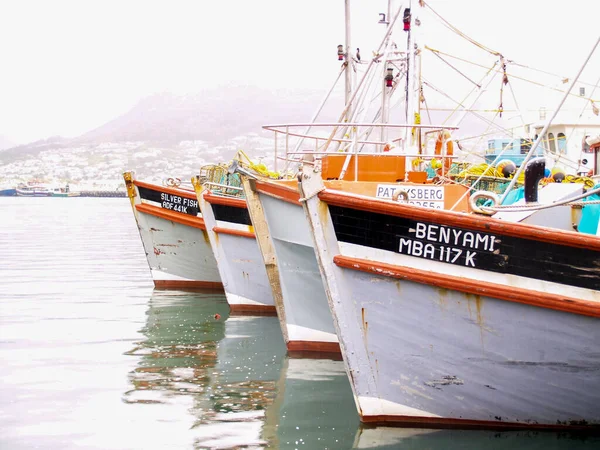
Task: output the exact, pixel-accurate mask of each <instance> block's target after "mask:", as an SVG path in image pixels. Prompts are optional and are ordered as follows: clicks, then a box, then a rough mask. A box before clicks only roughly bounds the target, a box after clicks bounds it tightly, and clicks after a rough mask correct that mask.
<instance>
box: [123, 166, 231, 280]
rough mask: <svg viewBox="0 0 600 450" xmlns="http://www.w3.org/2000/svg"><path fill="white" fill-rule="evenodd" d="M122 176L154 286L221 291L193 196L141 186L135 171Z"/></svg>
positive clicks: (168, 187) (174, 189)
mask: <svg viewBox="0 0 600 450" xmlns="http://www.w3.org/2000/svg"><path fill="white" fill-rule="evenodd" d="M123 177H124V179H125V184H126V187H127V196H128V197H129V200H130V202H131V207H132V210H133V215H134V217H135V221H136V224H137V227H138V230H139V232H140V237H141V239H142V244H143V246H144V250H145V252H146V258H147V260H148V265H149V266H150V271H151V274H152V279H153V281H154V285H155V286H156V287H157V288H164V289H178V288H185V289H222V283H221V278H220V277H219V271H218V269H217V261H216V260H215V257H214V255H213V252H212V248H211V246H210V242H209V240H208V235H207V231H206V225H205V223H204V219H203V218H202V214H201V213H200V209H199V207H198V201H197V199H196V194H195V192H194V191H193V190H192V189H184V188H182V187H181V186H179V185H178V183H173V182H171V183H169V184H170V185H158V184H153V183H147V182H144V181H140V180H137V179H136V178H135V173H134V172H131V171H130V172H125V173H124V174H123Z"/></svg>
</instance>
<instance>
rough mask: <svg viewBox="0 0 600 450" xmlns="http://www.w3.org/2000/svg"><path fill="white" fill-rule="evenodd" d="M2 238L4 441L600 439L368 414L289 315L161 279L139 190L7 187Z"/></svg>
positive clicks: (396, 443)
mask: <svg viewBox="0 0 600 450" xmlns="http://www.w3.org/2000/svg"><path fill="white" fill-rule="evenodd" d="M0 250H1V252H2V253H1V255H2V257H1V258H0V360H1V361H2V365H1V366H0V376H1V377H0V379H1V383H0V448H1V449H5V448H6V449H30V448H42V449H69V448H77V449H167V448H168V449H193V448H198V449H200V448H263V447H270V448H303V449H313V448H314V449H325V448H328V449H338V448H339V449H345V448H403V449H446V448H463V449H479V448H486V449H496V448H497V449H514V448H523V449H525V448H527V449H532V448H534V449H537V448H539V449H549V448H561V449H572V448H585V449H588V448H589V449H591V448H600V440H599V439H597V438H584V437H577V436H570V435H565V434H556V433H531V432H515V433H493V432H461V431H431V430H414V429H397V428H382V427H380V428H362V427H361V426H360V424H359V421H358V417H357V414H356V409H355V406H354V402H353V399H352V395H351V390H350V386H349V384H348V380H347V378H346V375H345V372H344V368H343V363H342V362H341V361H332V360H328V359H296V358H288V357H286V355H285V346H284V343H283V340H282V338H281V332H280V330H279V324H278V322H277V319H276V318H274V317H249V316H229V309H228V307H227V303H226V301H225V297H224V295H223V294H220V293H185V292H180V291H156V290H153V288H152V281H151V278H150V275H149V270H148V266H147V263H146V259H145V256H144V251H143V249H142V245H141V242H140V238H139V235H138V233H137V229H136V227H135V222H134V220H133V215H132V213H131V210H130V206H129V203H128V201H127V200H126V199H88V198H0ZM216 314H218V316H216V317H217V318H216V317H215V315H216Z"/></svg>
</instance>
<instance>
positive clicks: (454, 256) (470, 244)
mask: <svg viewBox="0 0 600 450" xmlns="http://www.w3.org/2000/svg"><path fill="white" fill-rule="evenodd" d="M409 233H413V234H414V237H415V238H414V239H410V238H404V237H402V238H400V244H399V248H398V251H399V252H400V253H402V254H404V255H410V256H417V257H419V258H426V259H434V260H437V261H442V262H446V263H450V264H463V265H465V266H467V267H476V266H477V260H476V256H477V254H478V253H477V252H482V251H483V252H490V253H493V252H494V251H495V249H494V245H495V244H496V241H497V239H496V236H494V235H491V234H485V233H479V232H473V231H464V230H457V229H455V228H450V227H446V226H444V225H434V224H426V223H421V222H417V224H416V227H415V228H411V229H409ZM442 244H443V245H442Z"/></svg>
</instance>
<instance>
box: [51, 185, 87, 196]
mask: <svg viewBox="0 0 600 450" xmlns="http://www.w3.org/2000/svg"><path fill="white" fill-rule="evenodd" d="M80 195H81V194H80V193H79V192H72V191H71V189H70V188H69V185H68V184H67V185H66V186H65V187H64V188H61V187H55V188H52V189H51V190H50V196H51V197H79V196H80Z"/></svg>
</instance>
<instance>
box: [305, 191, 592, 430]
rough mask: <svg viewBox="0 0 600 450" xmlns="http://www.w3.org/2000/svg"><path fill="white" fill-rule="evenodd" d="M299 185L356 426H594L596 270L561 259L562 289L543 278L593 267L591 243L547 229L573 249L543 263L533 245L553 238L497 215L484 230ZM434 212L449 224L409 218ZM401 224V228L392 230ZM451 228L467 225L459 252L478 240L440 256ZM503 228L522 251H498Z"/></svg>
mask: <svg viewBox="0 0 600 450" xmlns="http://www.w3.org/2000/svg"><path fill="white" fill-rule="evenodd" d="M303 189H304V191H303V196H304V197H305V198H307V200H306V202H305V203H304V205H305V209H306V212H307V214H308V217H309V222H310V226H311V231H312V236H313V242H314V245H315V250H316V252H317V255H318V261H319V264H320V268H321V271H322V273H323V274H324V282H325V288H326V292H327V294H328V296H329V303H330V305H331V306H332V313H333V316H334V320H335V322H336V328H337V330H338V333H339V336H338V337H339V338H340V346H341V348H342V353H343V356H344V360H345V363H346V369H347V371H348V374H349V379H350V382H351V385H352V387H353V392H354V395H355V399H356V403H357V406H358V410H359V414H360V416H361V420H362V421H364V422H373V423H378V424H382V423H387V424H395V425H402V426H424V427H459V428H510V429H513V428H590V427H595V428H597V427H598V426H599V425H600V406H599V405H600V394H599V392H600V377H599V376H598V374H600V353H598V352H597V351H596V348H595V347H596V346H595V344H594V342H599V341H600V327H599V325H600V322H599V318H600V294H599V292H598V290H597V287H596V284H595V283H597V281H594V280H595V279H596V280H597V278H589V277H590V274H589V269H588V272H587V274H586V271H585V269H584V268H582V266H581V267H579V266H577V264H571V266H569V267H570V269H568V268H566V267H565V266H561V270H564V271H565V273H564V276H565V280H568V283H570V284H568V285H565V284H563V283H557V282H554V281H548V280H545V279H544V278H552V277H551V276H549V275H548V273H550V272H551V271H553V270H558V269H556V267H558V266H557V264H559V265H560V264H563V262H564V261H565V259H564V258H567V257H568V258H571V260H577V255H581V256H582V257H583V256H587V257H591V258H592V262H591V264H592V265H593V261H594V259H593V258H594V256H595V257H596V259H595V261H597V260H598V258H597V254H595V253H593V252H595V251H596V250H597V248H600V246H599V245H598V242H594V243H591V244H590V245H591V247H592V250H589V249H583V248H578V245H581V246H584V245H585V240H584V239H583V240H582V239H580V238H579V237H577V236H575V237H572V236H573V235H574V234H575V233H571V234H567V233H565V232H557V233H559V234H560V233H563V234H564V236H565V237H564V241H565V242H566V241H567V240H569V241H570V242H569V243H568V244H569V245H571V246H572V247H568V248H567V245H564V247H565V248H564V249H563V248H559V247H556V249H557V250H556V252H557V253H556V254H555V255H558V253H560V252H564V254H561V258H555V259H554V260H553V259H552V258H550V257H549V256H548V258H550V259H548V261H546V263H545V264H544V263H542V261H541V260H540V261H536V258H538V257H539V255H541V254H543V251H544V249H545V247H544V245H555V244H551V243H550V242H548V241H550V240H551V238H550V237H549V236H550V235H552V233H553V232H552V231H551V230H549V229H540V228H541V227H533V226H529V225H523V226H521V227H519V226H516V225H515V224H503V223H501V221H498V220H496V224H495V225H490V224H489V223H488V221H487V220H479V219H477V218H475V219H473V218H471V217H469V216H465V215H460V214H453V213H449V212H443V211H440V212H434V211H425V210H424V208H417V207H409V206H406V205H397V204H392V203H391V202H385V203H383V202H381V201H379V202H378V201H375V200H371V199H365V198H360V197H357V196H353V195H352V194H344V193H339V192H333V191H327V190H325V191H323V190H322V186H319V184H318V183H316V182H313V183H312V184H311V182H310V181H309V182H308V183H307V184H306V185H305V183H304V181H303ZM436 217H438V218H440V217H441V218H445V219H444V220H446V219H447V220H448V221H447V222H443V221H441V222H436V224H435V225H432V224H431V222H430V224H429V225H428V226H429V228H423V227H424V226H425V225H423V226H421V225H419V223H421V222H420V219H421V218H423V220H424V221H425V219H430V220H432V221H433V220H435V218H436ZM403 220H404V221H408V222H407V223H408V225H407V226H406V227H405V228H404V227H400V226H399V224H402V223H404V222H402V221H403ZM415 220H416V221H417V222H416V223H415ZM452 221H454V223H453V222H452ZM499 222H500V223H499ZM423 223H425V222H423ZM450 223H452V224H453V226H455V228H454V230H456V232H457V233H458V231H459V228H458V227H456V225H457V224H459V225H460V226H462V227H464V228H463V232H465V233H466V231H465V230H468V229H469V227H471V228H470V229H471V230H472V231H469V233H471V234H470V235H469V240H468V241H467V243H468V244H467V247H469V245H470V246H471V247H469V248H471V249H473V246H475V247H477V246H479V247H477V251H476V252H475V251H472V252H471V253H468V252H467V250H465V248H466V247H465V248H462V251H463V253H462V256H463V258H462V259H459V258H458V256H457V260H456V264H453V263H452V260H453V259H454V256H456V255H459V254H460V252H458V250H459V249H456V251H455V250H452V252H451V253H449V254H448V252H447V251H440V248H441V247H440V242H441V239H442V237H441V236H442V235H441V232H440V229H441V227H443V226H445V225H448V226H450V225H449V224H450ZM444 224H445V225H444ZM435 227H437V228H435ZM482 229H489V230H490V231H489V233H491V234H489V236H492V235H493V236H494V239H492V238H491V237H489V236H488V238H486V237H485V236H486V235H485V234H484V233H483V232H481V231H480V230H482ZM515 230H517V231H518V232H520V233H522V234H523V236H524V237H523V238H522V239H521V240H520V241H518V242H519V244H522V245H523V248H513V250H515V251H517V252H521V253H520V255H521V256H523V255H524V256H523V259H518V257H517V256H518V255H517V254H514V253H513V254H511V253H510V252H509V251H508V250H507V247H506V245H508V244H509V243H510V242H511V241H510V238H512V237H513V236H509V235H510V233H514V232H515ZM403 233H408V234H410V235H411V236H412V237H413V239H412V241H411V242H413V243H414V242H416V241H417V240H418V239H416V238H417V237H419V238H422V240H423V242H425V241H427V243H422V244H419V245H416V244H412V250H410V251H408V252H407V251H406V248H405V247H406V246H407V245H408V244H407V242H408V241H409V238H407V237H404V235H403ZM444 233H445V232H444ZM477 233H480V234H477ZM452 236H457V234H453V235H452ZM561 236H562V235H561ZM525 238H527V239H525ZM428 239H429V240H430V241H431V245H432V247H431V248H430V247H427V245H428V244H429V243H430V242H428ZM529 240H530V241H532V242H534V241H535V242H538V241H539V242H538V244H536V245H538V248H539V251H538V253H536V252H535V251H534V252H531V251H529V252H528V251H527V248H528V246H529V245H530V244H531V243H530V242H529V243H528V241H529ZM544 240H545V241H544ZM556 240H557V242H558V241H560V240H561V238H557V239H556ZM433 241H436V243H435V244H434V243H433ZM515 242H517V241H515ZM535 242H534V243H535ZM494 245H495V246H494ZM556 245H563V244H556ZM403 246H404V247H403ZM436 246H437V247H436ZM484 247H485V248H484ZM403 248H404V253H403ZM445 248H446V247H444V249H445ZM533 248H535V247H533ZM547 248H549V247H547ZM552 248H554V247H552ZM415 249H417V250H415ZM426 249H430V251H429V250H426ZM436 249H437V250H436ZM428 251H429V253H427V252H428ZM511 251H512V250H511ZM553 251H554V250H553ZM590 251H591V252H592V253H590V254H588V253H586V252H590ZM485 252H488V253H489V255H488V256H489V257H488V256H485V255H484V253H485ZM569 252H570V253H569ZM573 252H575V253H573ZM465 255H466V256H467V257H466V258H465ZM569 255H570V256H569ZM486 258H487V259H486ZM495 258H499V260H500V261H521V264H522V267H520V268H519V270H522V273H523V275H519V274H512V273H510V271H511V269H509V268H507V267H502V266H497V267H496V266H493V265H492V264H491V262H490V261H492V262H494V261H496V259H495ZM510 258H512V259H510ZM527 258H529V259H527ZM527 261H529V262H527ZM531 261H533V262H531ZM471 264H474V265H476V266H477V267H471ZM536 266H537V267H536ZM492 269H493V270H492ZM539 269H541V270H539ZM569 270H570V272H569V273H567V272H568V271H569ZM592 270H595V269H592ZM502 271H504V272H502ZM506 272H508V273H506ZM525 274H528V275H529V276H525ZM536 277H537V278H536ZM556 281H557V280H556Z"/></svg>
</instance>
